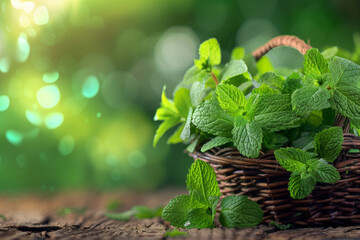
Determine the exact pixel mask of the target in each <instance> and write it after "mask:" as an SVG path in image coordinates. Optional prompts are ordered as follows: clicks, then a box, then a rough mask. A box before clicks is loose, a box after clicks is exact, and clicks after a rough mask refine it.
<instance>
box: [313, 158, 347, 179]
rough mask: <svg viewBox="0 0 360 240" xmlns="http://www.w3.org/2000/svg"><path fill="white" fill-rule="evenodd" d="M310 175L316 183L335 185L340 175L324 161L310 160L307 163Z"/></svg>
mask: <svg viewBox="0 0 360 240" xmlns="http://www.w3.org/2000/svg"><path fill="white" fill-rule="evenodd" d="M309 166H310V168H311V170H312V172H311V174H312V175H313V177H314V178H315V180H316V181H317V182H322V183H336V182H337V181H339V180H340V174H339V172H338V171H337V170H336V168H335V167H334V166H333V165H331V164H328V163H327V162H326V161H325V160H324V159H320V160H318V159H312V160H310V161H309Z"/></svg>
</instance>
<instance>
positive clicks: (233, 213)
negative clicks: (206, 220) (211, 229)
mask: <svg viewBox="0 0 360 240" xmlns="http://www.w3.org/2000/svg"><path fill="white" fill-rule="evenodd" d="M262 218H263V211H262V210H261V207H260V206H259V204H257V203H256V202H253V201H251V200H250V199H248V198H247V196H227V197H225V198H224V199H223V200H222V201H221V214H220V217H219V220H220V223H221V225H223V226H225V227H229V228H235V227H236V228H243V227H252V226H256V225H258V224H260V222H261V221H262Z"/></svg>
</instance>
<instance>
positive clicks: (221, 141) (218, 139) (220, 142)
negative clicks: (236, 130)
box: [201, 136, 232, 152]
mask: <svg viewBox="0 0 360 240" xmlns="http://www.w3.org/2000/svg"><path fill="white" fill-rule="evenodd" d="M229 142H232V139H231V138H226V137H220V136H217V137H215V138H213V139H211V140H210V141H208V142H207V143H205V144H204V145H203V146H202V147H201V151H202V152H206V151H207V150H209V149H211V148H214V147H218V146H221V145H224V144H225V143H229Z"/></svg>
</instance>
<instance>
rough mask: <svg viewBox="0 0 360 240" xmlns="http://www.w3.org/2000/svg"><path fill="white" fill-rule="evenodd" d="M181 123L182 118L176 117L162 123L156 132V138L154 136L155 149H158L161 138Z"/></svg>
mask: <svg viewBox="0 0 360 240" xmlns="http://www.w3.org/2000/svg"><path fill="white" fill-rule="evenodd" d="M180 122H181V120H180V118H176V117H171V118H168V119H166V120H165V121H164V122H162V123H161V124H160V126H159V127H158V129H157V130H156V133H155V136H154V141H153V145H154V147H156V144H157V143H158V141H159V140H160V138H161V137H162V136H163V135H164V133H165V132H166V131H167V130H169V129H170V128H172V127H174V126H176V125H177V124H179V123H180Z"/></svg>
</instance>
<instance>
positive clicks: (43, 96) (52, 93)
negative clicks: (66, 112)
mask: <svg viewBox="0 0 360 240" xmlns="http://www.w3.org/2000/svg"><path fill="white" fill-rule="evenodd" d="M36 98H37V101H38V103H39V104H40V106H41V107H43V108H53V107H55V106H56V105H57V104H58V103H59V101H60V91H59V88H58V87H57V86H56V85H49V86H45V87H42V88H40V89H39V90H38V91H37V93H36Z"/></svg>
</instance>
